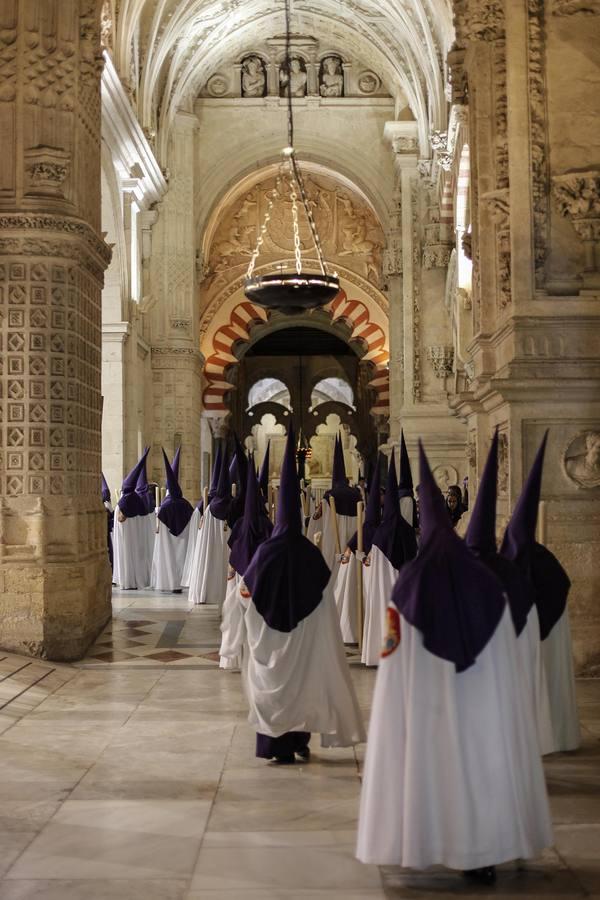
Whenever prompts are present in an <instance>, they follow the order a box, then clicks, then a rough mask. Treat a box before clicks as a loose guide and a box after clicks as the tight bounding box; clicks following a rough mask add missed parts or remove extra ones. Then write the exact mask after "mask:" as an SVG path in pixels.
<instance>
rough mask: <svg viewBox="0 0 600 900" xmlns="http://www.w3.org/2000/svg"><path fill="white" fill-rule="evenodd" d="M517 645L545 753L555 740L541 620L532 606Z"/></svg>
mask: <svg viewBox="0 0 600 900" xmlns="http://www.w3.org/2000/svg"><path fill="white" fill-rule="evenodd" d="M517 648H518V651H519V657H520V663H521V666H522V669H523V678H524V680H525V683H526V685H527V690H528V691H529V694H530V697H531V702H532V704H533V708H534V710H535V721H536V727H537V734H538V741H539V747H540V753H541V754H542V756H544V755H545V754H547V753H553V752H554V750H555V744H554V734H553V731H552V718H551V715H550V703H549V700H548V686H547V683H546V673H545V671H544V661H543V656H542V645H541V642H540V623H539V619H538V614H537V610H536V608H535V606H532V607H531V609H530V610H529V615H528V616H527V622H526V623H525V627H524V628H523V630H522V631H521V634H520V635H519V637H518V638H517Z"/></svg>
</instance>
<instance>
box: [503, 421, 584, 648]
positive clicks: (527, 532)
mask: <svg viewBox="0 0 600 900" xmlns="http://www.w3.org/2000/svg"><path fill="white" fill-rule="evenodd" d="M547 440H548V432H547V431H546V433H545V435H544V437H543V439H542V443H541V444H540V447H539V449H538V452H537V454H536V457H535V459H534V461H533V465H532V467H531V469H530V472H529V475H528V476H527V480H526V481H525V484H524V485H523V490H522V491H521V495H520V497H519V499H518V500H517V502H516V504H515V508H514V510H513V514H512V516H511V517H510V521H509V523H508V525H507V527H506V531H505V532H504V539H503V541H502V547H501V548H500V553H501V555H502V556H504V557H506V558H507V559H509V560H511V561H512V562H514V563H515V565H517V566H518V568H519V569H520V571H521V573H522V574H523V576H524V577H525V579H526V580H527V583H528V585H529V588H530V592H531V594H530V596H532V598H533V602H534V603H535V605H536V609H537V614H538V619H539V622H540V638H541V639H542V640H545V639H546V638H547V637H548V635H549V634H550V632H551V631H552V629H553V628H554V626H555V625H556V623H557V622H558V620H559V619H560V618H561V616H562V615H563V613H564V611H565V607H566V605H567V595H568V593H569V589H570V587H571V582H570V579H569V576H568V575H567V573H566V572H565V570H564V569H563V567H562V565H561V564H560V562H559V561H558V559H557V558H556V557H555V556H554V554H553V553H552V552H551V551H550V550H548V548H547V547H544V546H542V544H538V543H537V542H536V539H535V529H536V525H537V513H538V504H539V501H540V494H541V489H542V472H543V467H544V455H545V452H546V441H547Z"/></svg>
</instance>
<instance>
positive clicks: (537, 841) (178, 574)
mask: <svg viewBox="0 0 600 900" xmlns="http://www.w3.org/2000/svg"><path fill="white" fill-rule="evenodd" d="M546 438H547V435H546V436H545V437H544V440H543V441H542V444H541V446H540V448H539V450H538V452H537V455H536V457H535V460H534V462H533V465H532V467H531V470H530V472H529V474H528V477H527V478H526V480H525V484H524V487H523V490H522V493H521V495H520V497H519V499H518V501H517V503H516V506H515V508H514V511H513V513H512V516H511V518H510V520H509V522H508V525H507V527H506V530H505V533H504V537H503V540H502V542H501V545H500V548H499V549H498V546H497V543H496V499H497V480H498V435H497V433H496V434H495V435H494V437H493V439H492V442H491V447H490V450H489V455H488V458H487V461H486V465H485V468H484V470H483V473H482V477H481V480H480V483H479V489H478V492H477V496H476V499H475V504H474V506H473V508H472V510H471V514H470V519H469V522H468V527H467V529H466V533H465V534H464V537H461V536H459V534H458V532H457V527H456V526H457V525H458V523H459V521H460V520H461V518H462V514H463V513H464V512H465V510H466V509H467V507H468V498H467V495H466V491H465V492H464V493H463V492H462V491H461V490H460V488H458V487H457V486H453V488H452V489H451V490H450V491H449V492H448V495H447V497H446V498H445V499H444V497H443V495H442V493H441V491H440V489H439V487H438V486H437V484H436V482H435V480H434V477H433V475H432V472H431V469H430V466H429V463H428V460H427V457H426V455H425V451H424V449H423V447H422V445H421V444H419V478H420V483H419V485H418V488H417V493H418V498H415V491H414V490H413V481H412V474H411V469H410V460H409V456H408V452H407V448H406V444H405V441H404V435H402V436H401V443H400V470H399V475H400V477H399V479H398V476H397V470H396V464H395V459H394V454H393V453H392V455H391V458H390V463H389V466H388V471H387V477H386V482H385V489H384V488H383V485H382V481H381V474H380V473H381V471H382V468H383V465H382V463H383V460H381V459H380V460H378V465H377V466H376V467H375V469H374V473H373V477H372V478H371V479H370V484H369V485H368V492H367V493H365V491H364V490H362V488H361V489H359V488H358V487H353V486H351V485H350V484H349V481H348V479H347V477H346V472H345V468H344V455H343V450H342V443H341V439H338V438H337V437H336V440H335V449H334V464H333V472H332V485H331V489H330V490H329V491H328V492H327V493H326V494H325V495H324V496H323V499H322V501H321V503H320V504H319V505H318V506H317V507H316V508H315V507H314V502H313V501H312V500H311V497H310V494H309V492H308V490H307V489H306V488H305V486H304V484H303V482H301V481H300V478H299V474H298V468H297V461H296V445H295V437H294V431H293V428H291V427H290V429H289V432H288V436H287V442H286V448H285V453H284V457H283V463H282V467H281V473H280V478H279V489H278V493H277V501H276V504H274V506H276V513H275V514H274V515H273V517H274V522H272V521H271V518H270V516H269V511H268V506H270V498H269V450H268V448H267V453H266V455H265V458H264V460H263V464H262V466H261V470H260V472H259V473H257V471H256V469H255V466H254V461H253V459H252V458H249V457H248V456H247V455H246V453H245V452H244V450H243V448H242V446H241V445H240V443H239V441H237V439H236V443H235V450H234V453H233V457H232V459H231V460H229V458H228V456H227V451H226V449H225V448H224V447H222V446H220V447H219V449H218V452H217V454H216V458H215V463H214V466H213V472H212V479H211V485H210V488H209V490H208V491H207V492H205V496H204V498H203V499H202V500H201V501H200V502H199V503H198V505H197V506H196V507H195V508H192V506H191V504H190V503H189V502H188V501H187V500H186V499H185V498H184V497H183V495H182V491H181V487H180V485H179V479H178V472H179V452H178V453H177V454H176V457H175V459H174V460H173V462H172V463H170V462H169V459H168V458H167V456H166V454H164V451H163V456H164V466H165V475H166V485H167V491H166V494H165V496H164V498H163V500H162V502H160V504H159V503H158V502H157V498H156V496H155V494H154V492H153V491H152V490H151V489H150V487H149V486H148V482H147V477H146V457H147V454H148V450H146V451H145V452H144V455H143V456H142V459H141V460H140V461H139V462H138V463H137V465H136V466H135V467H134V469H133V470H132V471H131V472H130V473H129V475H128V476H127V477H126V478H125V480H124V481H123V485H122V491H121V494H120V497H119V500H118V503H117V507H116V509H115V511H114V514H113V511H112V508H111V506H110V492H109V491H108V487H107V485H106V482H105V481H104V478H103V500H104V502H105V506H106V508H107V512H108V521H109V525H108V529H109V535H108V537H109V552H110V554H111V561H112V562H113V572H114V575H113V581H114V583H115V584H117V585H119V586H120V587H122V588H125V589H131V588H145V587H148V586H152V587H154V588H156V589H157V590H163V591H181V589H182V587H187V588H188V591H189V593H188V597H189V602H190V607H191V608H193V606H195V605H200V604H214V605H216V607H217V608H218V610H219V611H220V614H221V632H222V642H221V647H220V665H221V667H222V668H224V669H236V670H241V672H242V681H243V686H244V691H245V694H246V697H247V701H248V705H249V709H250V712H249V721H250V723H251V725H252V726H253V728H254V729H255V731H256V755H257V756H258V757H261V758H265V759H268V760H272V761H273V762H274V763H277V764H280V765H281V764H293V763H297V764H304V763H306V762H307V761H308V760H309V759H310V752H311V751H310V747H309V743H310V739H311V734H313V733H316V734H320V736H321V746H322V747H325V748H327V747H351V746H353V745H355V744H358V743H361V742H363V741H365V740H366V736H365V730H364V725H363V720H362V715H361V711H360V708H359V705H358V702H357V699H356V695H355V692H354V687H353V683H352V680H351V677H350V669H349V665H348V658H347V654H346V649H345V646H344V645H345V644H346V645H348V644H349V645H355V644H358V645H359V648H360V652H361V661H362V663H364V664H365V665H367V666H377V667H378V668H377V677H376V682H375V691H374V697H373V705H372V713H371V719H370V724H369V739H368V743H367V750H366V757H365V764H364V773H363V780H362V792H361V802H360V816H359V825H358V843H357V850H356V853H357V856H358V858H359V859H360V860H362V861H363V862H365V863H377V864H380V865H400V866H403V867H407V868H415V869H424V868H427V867H429V866H432V865H443V866H446V867H448V868H451V869H457V870H461V871H462V873H463V875H464V876H465V877H467V878H469V879H473V880H476V881H479V882H483V883H491V882H493V881H494V880H495V877H496V872H495V866H496V865H499V864H501V863H504V862H508V861H510V860H516V859H522V858H531V857H535V856H538V855H539V854H540V853H541V852H542V850H543V849H544V848H546V847H548V846H550V845H551V844H552V830H551V822H550V814H549V807H548V798H547V793H546V785H545V780H544V773H543V769H542V756H543V755H545V754H549V753H556V752H561V751H568V750H575V749H576V748H577V747H578V746H579V743H580V735H579V725H578V719H577V713H576V702H575V681H574V674H573V661H572V652H571V637H570V631H569V617H568V609H567V595H568V592H569V587H570V582H569V578H568V576H567V574H566V573H565V571H564V569H563V568H562V566H561V564H560V563H559V561H558V560H557V559H556V557H555V556H554V555H553V554H552V553H551V551H550V550H549V549H548V548H547V547H545V546H543V545H542V544H541V543H538V542H537V540H536V525H537V514H538V505H539V500H540V492H541V483H542V469H543V460H544V452H545V446H546ZM232 485H234V486H235V487H234V488H233V490H232ZM365 500H366V503H365ZM113 518H114V524H113ZM111 528H112V542H111V540H110V538H111Z"/></svg>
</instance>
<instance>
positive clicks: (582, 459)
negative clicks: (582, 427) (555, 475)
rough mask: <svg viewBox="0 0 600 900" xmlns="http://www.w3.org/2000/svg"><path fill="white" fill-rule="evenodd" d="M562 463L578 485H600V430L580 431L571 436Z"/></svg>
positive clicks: (587, 487)
mask: <svg viewBox="0 0 600 900" xmlns="http://www.w3.org/2000/svg"><path fill="white" fill-rule="evenodd" d="M562 465H563V471H564V473H565V475H566V476H567V478H568V479H569V480H570V481H572V482H573V483H574V484H575V485H577V487H579V488H585V489H591V488H598V487H600V431H580V432H579V433H578V434H576V435H574V436H573V437H572V438H570V440H569V442H568V444H567V446H566V448H565V451H564V453H563V458H562Z"/></svg>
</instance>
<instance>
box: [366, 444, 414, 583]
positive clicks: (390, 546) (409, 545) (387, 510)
mask: <svg viewBox="0 0 600 900" xmlns="http://www.w3.org/2000/svg"><path fill="white" fill-rule="evenodd" d="M373 545H374V546H375V547H379V549H380V550H381V552H382V553H383V554H384V555H385V557H386V558H387V559H388V560H389V562H390V563H391V564H392V566H393V567H394V569H396V570H398V571H399V570H400V569H401V568H402V566H403V565H404V564H405V563H406V562H408V561H409V560H410V559H414V557H415V556H416V555H417V537H416V535H415V530H414V528H412V527H411V526H410V525H409V524H408V522H406V521H405V520H404V518H403V517H402V516H401V515H400V503H399V500H398V479H397V477H396V461H395V459H394V454H393V453H392V455H391V457H390V466H389V469H388V477H387V486H386V490H385V499H384V501H383V516H382V517H381V522H380V524H379V525H378V527H377V529H376V531H375V534H374V535H373Z"/></svg>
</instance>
